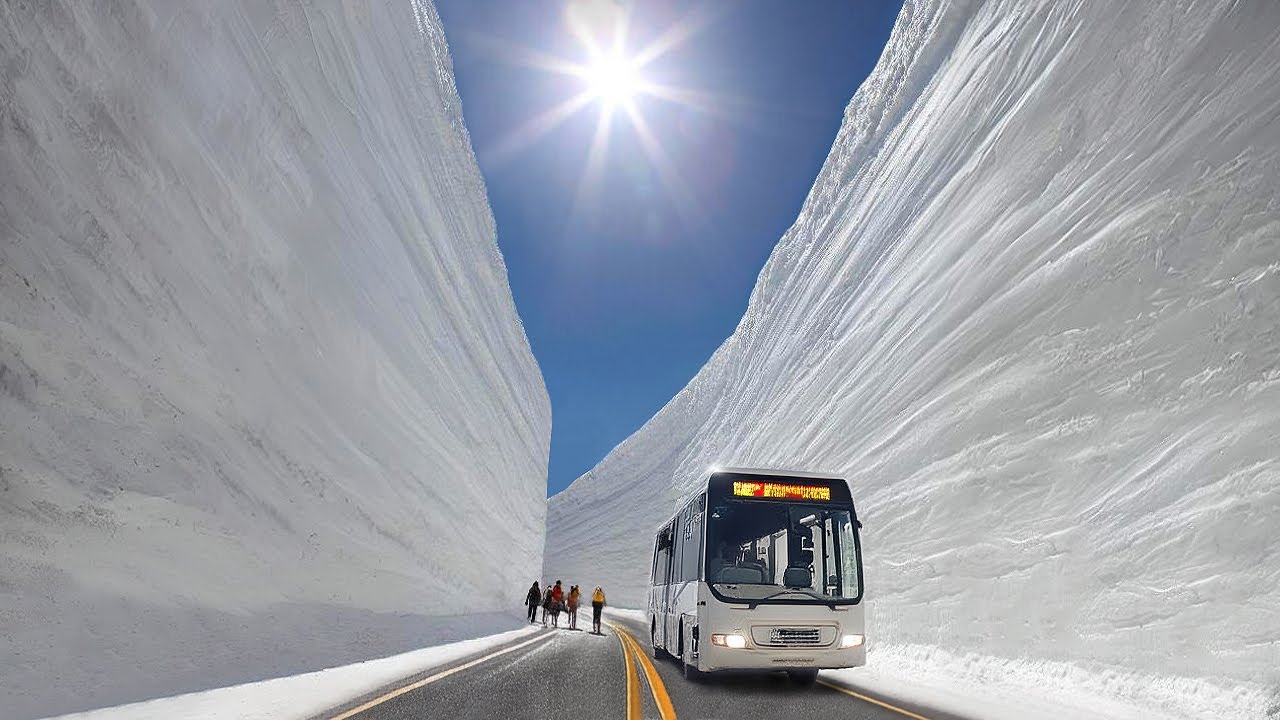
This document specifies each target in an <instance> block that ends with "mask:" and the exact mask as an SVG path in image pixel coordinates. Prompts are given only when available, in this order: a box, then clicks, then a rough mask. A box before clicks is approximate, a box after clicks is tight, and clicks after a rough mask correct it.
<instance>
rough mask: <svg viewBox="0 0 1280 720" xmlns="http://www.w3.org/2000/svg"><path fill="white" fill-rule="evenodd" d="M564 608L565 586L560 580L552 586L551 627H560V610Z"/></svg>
mask: <svg viewBox="0 0 1280 720" xmlns="http://www.w3.org/2000/svg"><path fill="white" fill-rule="evenodd" d="M562 609H564V588H563V587H561V585H560V581H559V580H557V581H556V586H555V587H553V588H551V627H560V611H561V610H562Z"/></svg>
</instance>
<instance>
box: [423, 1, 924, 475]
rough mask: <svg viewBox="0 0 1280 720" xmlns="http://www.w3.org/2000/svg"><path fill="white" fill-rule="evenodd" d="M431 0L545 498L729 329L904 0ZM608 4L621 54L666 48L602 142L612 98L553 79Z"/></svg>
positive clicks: (570, 78)
mask: <svg viewBox="0 0 1280 720" xmlns="http://www.w3.org/2000/svg"><path fill="white" fill-rule="evenodd" d="M436 4H437V8H438V10H439V12H440V16H441V18H442V20H443V21H444V26H445V33H446V35H447V37H448V41H449V46H450V50H451V52H452V54H453V63H454V74H455V77H456V80H457V84H458V91H459V94H460V95H461V97H462V105H463V112H464V115H465V118H466V123H467V129H468V130H469V132H470V133H471V142H472V145H473V147H474V148H475V151H476V155H477V158H478V160H479V162H480V168H481V171H482V172H483V174H484V177H485V183H486V185H487V187H488V192H489V202H490V205H491V206H492V208H493V214H494V217H495V219H496V221H497V226H498V245H499V247H500V248H501V250H502V253H503V256H504V258H505V260H506V264H507V271H508V275H509V278H510V282H511V290H512V294H513V295H514V297H515V302H516V307H517V309H518V311H519V313H520V317H521V319H522V321H523V322H524V326H525V330H526V332H527V333H528V336H529V342H530V344H531V345H532V347H533V352H534V355H535V356H536V357H537V360H538V364H539V365H540V366H541V368H542V374H543V377H544V379H545V381H546V385H547V391H548V393H549V394H550V396H551V406H552V417H553V420H552V424H553V428H552V436H551V462H550V468H549V476H548V482H547V494H548V495H553V494H555V493H556V492H559V491H560V490H562V489H564V488H565V487H566V486H567V485H568V484H569V483H570V482H572V481H573V480H574V479H575V478H576V477H578V476H579V475H581V474H582V473H584V472H586V471H587V470H589V469H591V468H592V467H593V466H594V465H595V464H596V463H597V462H599V461H600V460H601V459H602V458H603V457H604V456H605V455H606V454H607V453H608V452H609V450H611V449H612V448H613V447H614V446H615V445H617V444H618V443H619V442H621V441H622V440H624V439H626V437H627V436H628V435H630V434H631V433H633V432H635V431H636V430H637V429H639V428H640V426H641V425H643V424H644V423H645V421H647V420H648V419H649V418H650V417H652V416H653V414H654V413H656V412H657V411H658V410H659V409H661V408H662V406H663V405H664V404H665V403H666V402H667V401H668V400H670V399H671V398H672V397H673V396H674V395H675V394H676V393H678V392H679V391H680V389H681V388H683V387H684V386H685V384H686V383H688V382H689V380H690V379H692V377H693V376H694V375H695V374H696V373H697V372H698V370H699V369H700V368H701V367H702V365H703V364H704V363H706V361H707V359H708V358H709V357H710V356H711V354H712V353H713V352H714V351H715V349H716V348H717V347H718V346H719V345H720V343H722V342H723V341H724V340H725V338H727V337H728V336H729V335H730V334H731V333H732V332H733V329H734V327H736V325H737V323H738V321H739V319H741V317H742V313H743V311H744V310H745V309H746V304H747V299H748V297H749V296H750V293H751V289H752V287H753V286H754V285H755V281H756V277H757V275H758V274H759V272H760V269H761V268H762V267H763V266H764V262H765V260H766V259H767V258H768V256H769V253H770V252H771V251H772V249H773V247H774V245H775V244H776V243H777V241H778V239H779V238H780V237H781V236H782V234H783V232H785V231H786V229H787V228H788V227H789V226H790V225H791V223H792V222H794V220H795V218H796V215H797V213H798V211H799V209H800V206H801V204H802V203H803V201H804V198H805V196H806V194H807V193H808V191H809V188H810V187H811V186H812V184H813V180H814V177H815V176H816V175H817V172H818V170H819V169H820V168H821V166H822V162H823V160H824V159H825V158H826V155H827V152H828V151H829V150H830V148H831V143H832V141H833V140H834V138H835V134H836V130H837V129H838V128H839V125H840V120H841V117H842V115H843V111H844V107H845V105H846V104H847V103H848V101H849V98H850V97H852V95H853V93H854V91H856V90H857V88H858V85H859V84H861V82H862V80H863V79H864V78H865V77H866V75H867V73H868V72H870V71H871V69H872V67H874V65H875V62H876V60H877V59H878V58H879V56H880V52H881V51H882V49H883V47H884V43H885V41H886V40H887V39H888V36H889V32H890V30H891V29H892V27H893V21H894V19H895V18H896V17H897V14H898V11H899V9H900V7H901V2H889V1H888V0H886V1H884V2H874V1H868V2H859V1H858V0H848V1H846V2H835V1H831V2H819V1H817V0H813V1H806V2H773V1H766V0H741V1H733V0H726V1H724V2H705V3H690V2H674V1H670V2H669V1H666V0H645V1H644V2H631V3H618V2H615V1H614V0H588V1H587V2H582V0H576V1H575V2H573V6H572V7H570V6H569V5H567V4H566V2H565V1H564V0H561V1H560V2H549V1H548V2H543V1H540V0H437V3H436ZM620 18H625V27H626V41H625V43H624V47H625V51H624V52H623V53H622V55H623V56H624V57H629V56H631V55H633V54H634V53H635V52H636V51H641V50H643V49H644V48H646V47H649V46H652V45H653V44H654V43H655V42H656V43H658V45H659V46H668V45H669V47H667V49H666V50H665V52H663V53H661V54H660V55H658V56H657V57H656V58H654V59H653V60H652V61H650V62H648V63H647V64H646V65H644V66H643V67H642V68H640V69H639V70H638V71H637V74H638V75H639V76H640V77H641V78H642V80H641V82H642V83H644V84H647V85H648V86H649V88H650V90H651V91H650V92H638V93H636V94H635V95H634V96H633V100H632V107H633V111H634V113H635V115H636V116H638V117H639V118H641V120H640V123H641V125H640V127H641V129H637V123H636V122H635V121H633V120H632V119H631V115H629V114H628V113H627V112H626V109H625V107H624V106H622V105H617V104H615V105H613V106H612V107H613V108H614V109H613V112H612V114H611V119H610V121H609V123H608V124H607V125H605V126H604V127H605V128H606V130H605V131H604V132H602V133H600V135H599V138H602V139H603V143H602V142H601V141H600V140H598V139H597V130H598V127H599V126H600V117H601V113H602V112H603V111H604V109H605V107H607V106H609V105H610V104H609V103H608V102H607V101H606V100H605V99H602V98H600V97H597V96H591V95H588V96H586V97H583V98H581V100H580V101H579V105H580V107H578V108H577V110H576V112H565V113H562V114H557V113H555V112H554V109H555V108H556V107H558V106H559V107H564V104H565V103H567V102H568V101H570V100H571V99H573V98H575V97H577V96H580V95H581V94H582V93H583V92H584V91H586V90H589V88H590V86H589V83H588V82H587V81H586V80H584V79H583V78H582V77H579V76H577V75H574V74H571V73H565V72H563V70H564V67H563V66H564V65H567V64H578V65H580V66H590V65H591V61H590V56H591V54H592V53H591V51H589V50H588V49H587V46H586V45H584V43H583V41H582V40H580V39H579V37H585V38H588V40H587V42H595V43H597V44H598V45H609V46H611V45H612V44H613V43H614V40H615V37H616V34H615V32H614V31H615V30H616V29H617V24H616V21H618V20H619V19H620ZM575 28H576V29H577V32H576V33H575V32H574V29H575ZM664 40H667V41H670V42H669V43H668V42H664ZM651 54H652V53H651ZM556 68H559V69H556ZM655 93H657V94H655ZM549 111H551V115H550V116H549V115H548V112H549ZM549 118H554V119H556V120H558V122H551V121H550V120H549ZM602 145H603V147H602ZM593 146H594V147H595V148H596V150H595V153H594V155H593V154H592V149H593ZM590 158H594V160H592V161H591V163H590V165H591V167H588V161H589V159H590Z"/></svg>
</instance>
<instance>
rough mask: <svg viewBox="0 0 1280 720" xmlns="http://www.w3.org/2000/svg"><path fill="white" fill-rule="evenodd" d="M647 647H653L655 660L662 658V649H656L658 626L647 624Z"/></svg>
mask: <svg viewBox="0 0 1280 720" xmlns="http://www.w3.org/2000/svg"><path fill="white" fill-rule="evenodd" d="M649 647H651V648H653V657H654V659H656V660H661V659H662V651H661V650H659V649H658V626H657V625H650V626H649Z"/></svg>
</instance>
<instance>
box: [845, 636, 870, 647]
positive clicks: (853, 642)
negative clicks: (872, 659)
mask: <svg viewBox="0 0 1280 720" xmlns="http://www.w3.org/2000/svg"><path fill="white" fill-rule="evenodd" d="M866 640H867V639H866V638H865V637H863V636H862V635H845V636H844V637H842V638H840V649H841V650H844V649H847V648H856V647H859V646H861V645H862V643H864V642H866Z"/></svg>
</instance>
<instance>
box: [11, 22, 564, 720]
mask: <svg viewBox="0 0 1280 720" xmlns="http://www.w3.org/2000/svg"><path fill="white" fill-rule="evenodd" d="M550 422H551V420H550V406H549V401H548V398H547V395H546V391H545V389H544V386H543V383H542V378H541V375H540V373H539V370H538V367H537V365H536V363H535V361H534V358H533V356H532V354H531V352H530V349H529V345H528V342H527V340H526V338H525V334H524V331H523V328H522V326H521V324H520V321H519V319H518V317H517V315H516V312H515V308H514V305H513V302H512V298H511V294H510V290H509V288H508V285H507V277H506V269H505V267H504V265H503V261H502V258H501V256H500V255H499V252H498V249H497V245H496V242H495V228H494V223H493V218H492V216H491V214H490V211H489V208H488V204H487V199H486V195H485V188H484V184H483V181H482V179H481V176H480V173H479V170H478V168H477V166H476V163H475V159H474V156H473V154H472V151H471V147H470V142H469V139H468V136H467V134H466V131H465V129H464V127H463V125H462V115H461V109H460V107H459V101H458V96H457V93H456V90H455V88H454V86H453V78H452V68H451V63H450V60H449V56H448V52H447V49H446V47H445V43H444V34H443V32H442V29H441V26H440V21H439V19H438V18H437V16H436V13H435V10H434V8H433V7H432V6H431V5H429V4H428V3H426V2H425V1H424V0H409V1H407V2H402V1H387V2H356V3H302V2H296V1H295V0H241V1H239V2H232V1H230V0H228V1H226V2H224V1H222V0H219V1H218V2H189V3H140V2H134V1H132V0H125V1H123V2H109V3H82V2H40V1H37V2H23V3H4V4H3V9H2V10H0V668H2V670H0V707H2V708H4V710H3V711H0V714H3V715H4V717H5V718H6V719H7V720H8V719H13V720H22V719H23V718H31V717H35V716H37V715H48V714H53V713H64V712H72V711H78V710H86V709H91V708H95V707H101V706H106V705H116V704H120V703H126V702H131V701H138V700H144V699H147V698H154V697H159V696H168V695H173V694H175V693H181V692H188V691H196V690H203V689H207V688H212V687H220V686H226V685H231V684H235V683H242V682H248V681H255V680H261V679H263V678H268V677H277V676H284V675H294V674H297V673H302V672H307V671H311V670H317V669H319V668H323V667H329V666H335V665H340V664H345V663H351V662H355V661H359V660H365V659H368V658H372V657H380V656H385V655H390V654H393V653H397V652H403V651H405V650H409V649H412V648H419V647H422V646H424V645H433V644H436V643H439V642H444V641H447V640H453V639H459V638H463V637H472V636H474V635H476V634H480V633H485V632H496V631H498V630H500V629H503V628H507V627H517V626H519V625H520V624H521V621H520V619H519V610H518V609H517V610H513V609H514V608H516V607H517V606H519V605H520V603H521V602H522V600H523V597H524V592H525V589H526V588H527V587H528V583H529V582H530V581H531V580H532V579H533V578H534V577H536V576H537V573H538V571H539V570H540V568H541V565H542V558H541V556H542V547H543V528H544V526H545V522H544V520H545V509H546V505H545V480H546V466H547V452H548V443H549V436H550Z"/></svg>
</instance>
